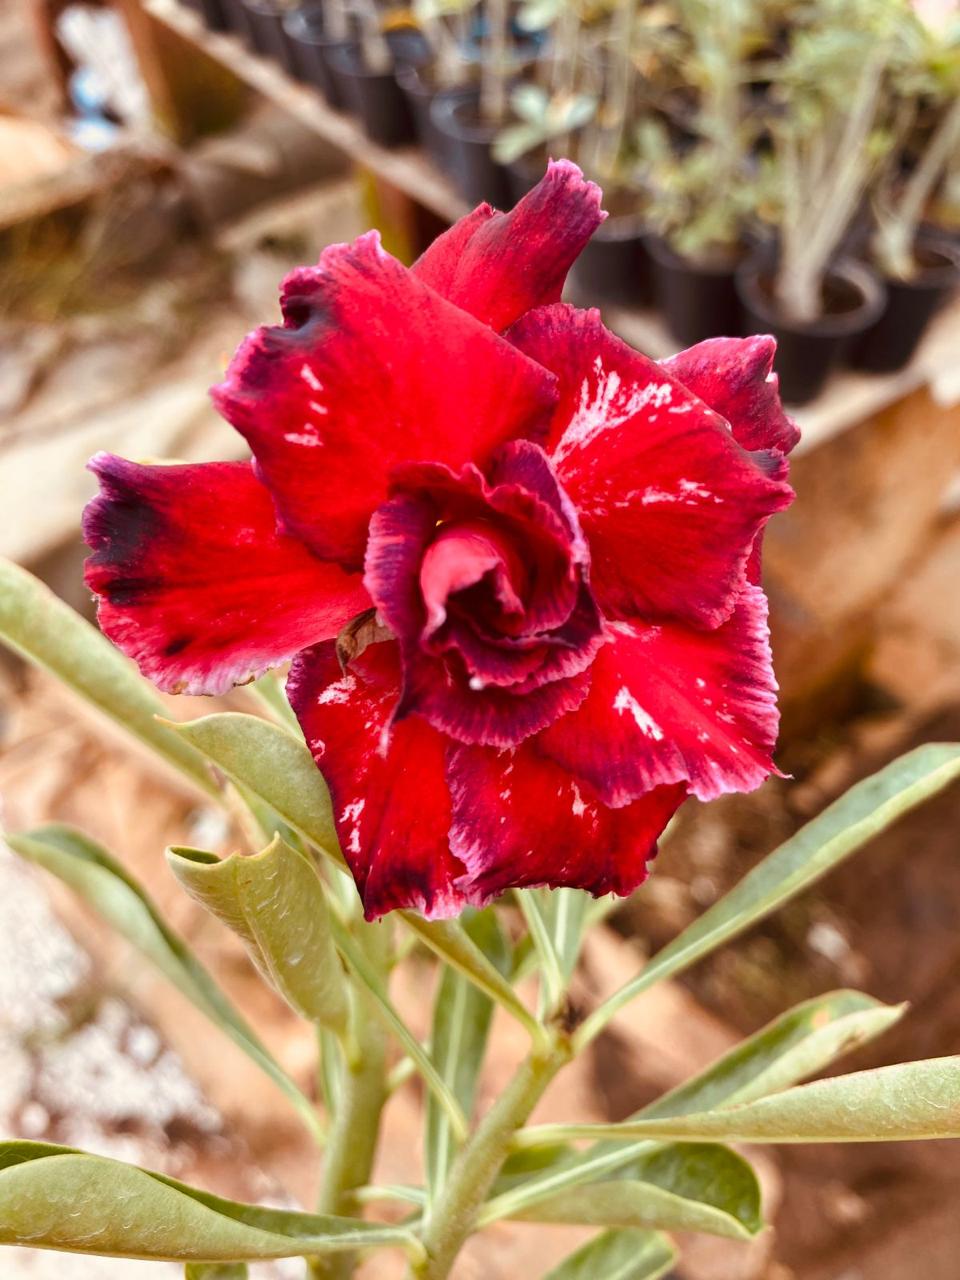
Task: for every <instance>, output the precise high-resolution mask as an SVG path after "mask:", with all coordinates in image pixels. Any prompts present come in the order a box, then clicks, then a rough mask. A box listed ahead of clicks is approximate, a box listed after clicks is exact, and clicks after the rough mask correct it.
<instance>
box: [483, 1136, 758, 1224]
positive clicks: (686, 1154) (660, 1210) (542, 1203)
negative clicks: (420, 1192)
mask: <svg viewBox="0 0 960 1280" xmlns="http://www.w3.org/2000/svg"><path fill="white" fill-rule="evenodd" d="M488 1215H489V1216H488ZM504 1217H511V1218H520V1219H523V1220H525V1221H530V1222H570V1223H579V1224H582V1225H585V1226H606V1227H659V1228H663V1229H666V1230H671V1231H705V1232H707V1233H709V1234H710V1235H718V1236H724V1237H726V1238H728V1239H731V1240H746V1239H749V1238H750V1237H751V1236H753V1235H756V1234H757V1232H758V1231H761V1230H762V1229H763V1225H764V1224H763V1219H762V1217H761V1206H760V1184H759V1183H758V1182H757V1176H756V1174H755V1173H754V1172H753V1169H752V1168H751V1167H750V1165H749V1164H748V1163H747V1161H746V1160H744V1159H743V1157H742V1156H739V1155H737V1154H736V1152H734V1151H731V1150H729V1148H727V1147H722V1146H715V1145H710V1144H695V1143H690V1144H687V1143H684V1144H682V1145H680V1144H671V1145H659V1144H654V1143H648V1144H647V1147H646V1149H645V1150H643V1151H642V1152H641V1153H640V1154H639V1155H636V1156H635V1157H634V1158H633V1159H632V1160H631V1161H630V1163H629V1165H627V1166H625V1167H624V1168H621V1169H620V1170H618V1171H617V1172H616V1174H615V1175H614V1177H613V1178H612V1179H609V1180H607V1181H603V1182H590V1183H587V1184H586V1185H584V1186H577V1187H571V1188H568V1189H566V1190H564V1191H560V1192H559V1193H557V1194H556V1195H553V1196H550V1197H547V1198H545V1199H540V1198H538V1199H536V1200H535V1201H533V1202H529V1195H528V1192H527V1190H526V1188H524V1187H523V1186H521V1187H518V1188H516V1189H515V1190H514V1191H512V1192H505V1193H504V1194H502V1195H501V1196H499V1197H498V1198H497V1200H496V1201H491V1202H490V1204H489V1205H488V1206H487V1209H486V1210H485V1211H484V1212H483V1213H481V1217H480V1221H481V1222H482V1223H486V1222H487V1221H491V1222H492V1221H495V1220H496V1219H499V1218H504Z"/></svg>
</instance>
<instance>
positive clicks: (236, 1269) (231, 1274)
mask: <svg viewBox="0 0 960 1280" xmlns="http://www.w3.org/2000/svg"><path fill="white" fill-rule="evenodd" d="M249 1275H250V1272H249V1271H248V1269H247V1264H246V1263H245V1262H188V1263H187V1265H186V1267H185V1268H184V1271H183V1280H247V1277H248V1276H249Z"/></svg>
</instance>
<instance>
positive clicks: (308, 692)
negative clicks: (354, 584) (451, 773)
mask: <svg viewBox="0 0 960 1280" xmlns="http://www.w3.org/2000/svg"><path fill="white" fill-rule="evenodd" d="M399 692H400V663H399V655H398V653H397V646H396V645H395V644H394V643H393V642H390V641H388V642H386V643H381V644H373V645H370V646H369V647H368V648H367V649H365V650H364V652H363V653H362V654H361V655H360V657H358V658H357V659H356V660H355V661H354V662H353V663H351V665H350V669H349V671H348V672H347V674H346V675H344V674H343V672H342V671H341V670H340V666H339V664H338V662H337V657H336V652H335V646H334V645H333V644H323V645H318V646H317V647H316V648H313V649H310V650H308V651H307V652H306V653H302V654H300V655H299V657H298V658H297V659H296V660H295V662H294V664H293V666H292V668H291V670H290V676H289V679H288V680H287V696H288V697H289V699H290V705H291V706H292V707H293V709H294V711H295V712H296V714H297V719H298V720H299V721H300V725H301V727H302V729H303V733H304V736H305V738H306V740H307V744H308V745H309V747H310V750H311V752H312V753H313V758H314V759H315V760H316V762H317V765H318V767H319V768H320V771H321V772H322V773H323V775H324V777H325V778H326V781H327V785H328V787H329V788H330V795H331V799H332V802H333V814H334V820H335V822H336V825H337V835H338V836H339V838H340V846H341V848H342V849H343V854H344V857H345V858H346V860H347V863H348V864H349V866H350V870H351V871H352V872H353V877H354V879H355V880H356V883H357V888H358V889H359V891H360V897H361V899H362V901H363V908H364V912H365V914H366V917H367V919H368V920H374V919H376V918H377V917H378V916H382V915H383V914H384V913H385V912H387V911H392V910H394V909H395V908H397V907H410V908H413V909H414V910H416V911H420V912H422V913H423V914H424V915H425V916H427V917H429V918H434V919H436V918H441V917H446V916H453V915H457V914H458V913H459V912H460V911H462V910H463V908H464V906H466V905H468V903H469V902H471V901H472V900H473V899H472V897H471V896H470V895H469V894H467V893H465V892H464V891H463V889H462V888H460V887H458V886H457V881H458V880H459V879H461V878H462V876H463V874H464V868H463V864H462V863H460V862H459V861H458V860H457V859H456V858H455V857H454V856H453V855H452V854H451V852H450V845H449V840H448V831H449V827H450V817H451V811H450V796H449V792H448V790H447V784H446V781H445V749H446V743H445V740H444V739H443V737H442V736H441V735H440V734H439V733H437V732H436V730H435V729H432V728H431V727H430V725H428V724H427V723H426V721H424V720H421V719H419V718H417V717H411V718H410V719H409V720H406V721H404V722H403V723H402V724H396V725H392V726H391V715H392V713H393V708H394V704H395V703H396V701H397V697H398V695H399Z"/></svg>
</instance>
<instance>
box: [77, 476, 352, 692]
mask: <svg viewBox="0 0 960 1280" xmlns="http://www.w3.org/2000/svg"><path fill="white" fill-rule="evenodd" d="M90 469H91V470H92V471H93V472H94V473H95V474H96V475H97V476H98V478H99V480H100V486H101V493H100V495H99V497H96V498H94V499H93V500H92V501H91V502H90V503H89V505H88V506H87V509H86V512H85V513H84V522H83V532H84V537H85V538H86V541H87V543H88V544H89V546H90V547H91V549H92V550H93V555H91V556H90V558H89V559H88V560H87V564H86V572H85V576H86V581H87V585H88V586H89V587H90V588H91V589H92V590H93V591H95V592H96V593H97V595H98V596H99V597H100V602H99V621H100V627H101V629H102V630H103V632H104V634H105V635H107V636H109V638H110V639H111V640H112V641H113V642H114V644H116V645H117V646H118V647H119V648H120V649H122V650H123V652H124V653H126V654H128V655H129V656H130V657H131V658H133V659H134V661H135V662H136V663H137V664H138V665H139V667H140V670H141V671H142V672H143V674H144V675H145V676H146V677H147V678H148V679H150V680H152V681H153V682H154V684H156V685H158V686H159V688H161V689H164V690H166V691H167V692H168V693H224V692H225V691H226V690H227V689H229V688H230V686H231V685H233V684H242V683H244V682H245V681H247V680H250V679H253V678H254V677H255V676H258V675H260V674H262V673H263V672H264V671H266V670H267V669H268V668H270V667H273V666H277V665H278V663H281V662H284V661H286V659H288V658H290V657H292V656H293V654H295V653H296V652H297V650H298V649H302V648H304V647H305V646H307V645H311V644H315V643H316V642H317V641H318V640H323V639H326V638H328V637H330V636H334V635H336V634H337V632H338V631H339V630H340V629H341V628H342V627H343V625H344V624H345V623H346V622H347V621H348V620H349V619H350V618H351V617H353V616H354V615H355V614H357V613H359V612H361V611H362V610H363V609H366V608H368V607H369V597H368V595H367V593H366V590H365V589H364V587H363V583H362V581H361V578H360V576H359V575H358V574H347V573H344V572H343V570H342V569H340V568H339V567H338V566H336V565H333V564H325V563H324V562H323V561H322V560H318V559H317V558H316V556H314V555H313V554H312V553H311V552H310V551H308V550H307V548H306V547H304V546H303V544H302V543H300V542H298V541H297V540H296V539H294V538H290V537H287V536H286V535H285V534H282V533H278V532H277V528H276V515H275V512H274V507H273V502H272V500H271V497H270V494H269V492H268V491H267V490H266V489H265V488H264V487H263V485H262V484H260V483H259V481H258V480H257V479H256V477H255V476H254V474H253V471H252V470H251V468H250V465H249V463H246V462H211V463H202V464H199V465H194V466H169V467H163V466H161V467H150V466H140V465H139V464H137V463H135V462H127V461H125V460H124V459H123V458H116V457H113V456H112V455H111V454H107V453H101V454H98V455H97V456H96V457H95V458H94V459H93V460H92V461H91V462H90Z"/></svg>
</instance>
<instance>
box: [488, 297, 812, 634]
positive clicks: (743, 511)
mask: <svg viewBox="0 0 960 1280" xmlns="http://www.w3.org/2000/svg"><path fill="white" fill-rule="evenodd" d="M508 336H509V337H510V339H511V341H514V342H516V343H517V345H518V346H519V347H520V348H521V349H522V350H523V351H525V352H526V353H527V354H528V355H530V356H532V357H533V359H535V360H537V361H538V362H540V363H542V364H544V365H546V366H547V368H549V369H551V370H552V371H553V372H555V373H556V374H557V375H558V379H559V387H560V400H559V402H558V405H557V409H556V410H555V413H554V419H553V424H552V427H551V434H550V437H549V441H548V445H547V448H548V452H549V451H551V448H552V461H553V463H554V467H555V469H556V471H557V474H558V476H559V478H560V481H561V483H562V485H563V487H564V489H565V490H566V492H567V493H568V494H569V496H570V499H571V501H572V502H573V503H574V504H575V506H576V508H577V510H578V513H579V516H580V522H581V525H582V527H583V531H584V534H585V535H586V538H587V541H588V543H589V545H590V553H591V559H592V566H593V567H592V577H591V580H592V585H593V590H594V593H595V595H596V597H597V601H598V603H599V604H600V607H601V608H602V609H603V610H604V611H605V612H606V613H608V614H609V615H612V616H615V617H634V616H641V617H645V618H647V619H650V620H660V619H676V620H678V621H683V622H688V623H692V624H693V625H696V626H706V627H714V626H717V625H718V624H719V623H720V622H722V621H723V620H724V619H725V618H726V617H728V616H729V614H730V611H731V610H732V608H733V605H734V602H735V600H736V597H737V594H738V593H739V591H740V589H741V587H742V586H743V584H744V582H745V566H746V563H747V559H748V557H749V555H750V551H751V548H752V546H753V544H754V541H755V539H756V537H757V534H758V532H759V530H760V529H761V527H762V526H763V524H764V522H765V521H766V519H767V518H768V517H769V516H770V515H771V514H772V513H773V512H775V511H779V510H782V509H783V508H784V507H785V506H787V505H788V504H789V503H790V501H791V500H792V497H793V493H792V490H791V489H790V488H789V486H788V485H787V484H786V483H785V482H784V481H783V480H782V479H780V478H778V477H777V476H772V475H769V474H766V473H765V472H764V470H763V466H762V465H761V464H765V463H767V462H768V461H769V458H768V455H764V454H749V453H747V452H745V451H744V450H743V449H742V448H741V447H740V446H739V445H738V444H737V443H736V441H735V440H734V439H733V437H732V436H731V433H730V431H729V429H728V427H727V425H726V423H725V422H724V421H723V420H722V419H721V418H720V417H719V415H718V414H716V413H715V412H714V411H713V410H712V409H710V408H708V407H707V405H705V404H704V403H703V401H702V400H699V399H698V398H697V397H696V396H694V395H693V394H692V393H691V392H689V391H688V390H687V389H686V388H685V387H684V386H683V385H682V384H680V383H679V382H677V381H675V380H674V378H673V377H672V376H671V375H670V374H669V373H668V372H666V371H665V370H664V368H663V367H661V366H658V365H657V364H655V363H654V362H653V361H650V360H648V359H647V358H646V357H645V356H642V355H640V354H639V353H638V352H636V351H634V350H632V348H630V347H628V346H627V345H626V344H625V343H623V342H621V341H620V340H619V339H618V338H615V337H614V336H613V335H612V334H611V333H609V332H608V331H607V330H606V329H605V328H604V327H603V325H602V324H601V322H600V316H599V313H598V312H596V311H577V310H575V309H574V308H572V307H567V306H563V305H558V306H554V307H545V308H543V309H541V310H540V311H535V312H531V313H530V314H529V315H528V316H526V317H525V318H524V319H523V320H521V321H520V323H519V324H517V325H515V326H514V327H513V329H511V330H510V333H509V335H508Z"/></svg>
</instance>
